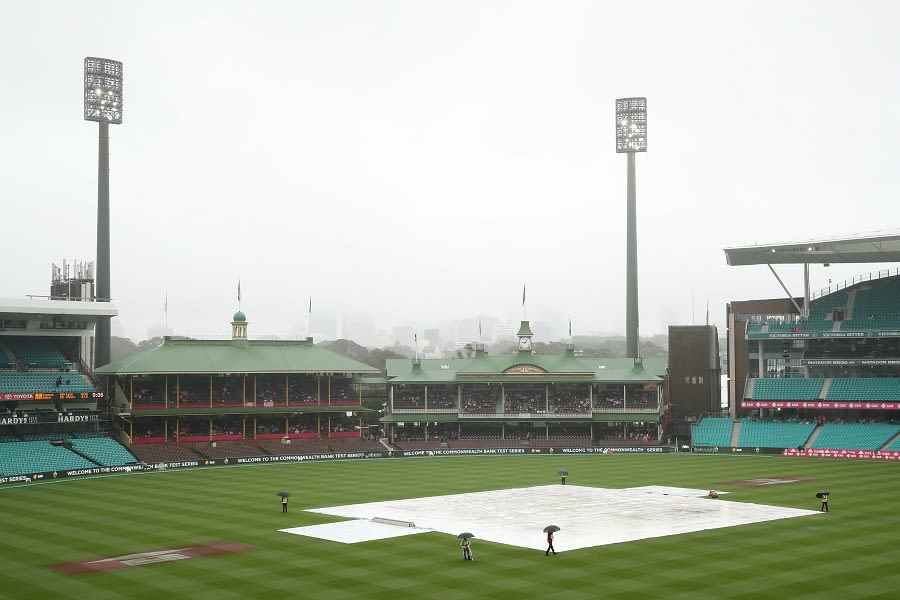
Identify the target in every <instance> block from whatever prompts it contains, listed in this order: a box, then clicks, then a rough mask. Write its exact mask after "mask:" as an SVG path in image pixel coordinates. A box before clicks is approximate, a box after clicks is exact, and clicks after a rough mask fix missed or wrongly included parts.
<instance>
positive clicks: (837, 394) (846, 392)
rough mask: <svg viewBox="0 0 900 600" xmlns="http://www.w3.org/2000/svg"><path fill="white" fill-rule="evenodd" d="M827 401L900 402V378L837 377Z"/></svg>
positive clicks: (829, 391) (829, 390) (830, 387)
mask: <svg viewBox="0 0 900 600" xmlns="http://www.w3.org/2000/svg"><path fill="white" fill-rule="evenodd" d="M825 399H826V400H831V401H863V402H900V378H896V377H835V378H833V379H832V380H831V385H830V386H829V388H828V394H827V395H826V397H825Z"/></svg>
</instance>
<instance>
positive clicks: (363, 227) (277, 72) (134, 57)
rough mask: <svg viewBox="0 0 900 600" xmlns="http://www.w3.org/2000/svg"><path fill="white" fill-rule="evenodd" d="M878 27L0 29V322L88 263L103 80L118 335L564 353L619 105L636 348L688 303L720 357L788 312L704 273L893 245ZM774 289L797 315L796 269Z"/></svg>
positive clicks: (462, 24)
mask: <svg viewBox="0 0 900 600" xmlns="http://www.w3.org/2000/svg"><path fill="white" fill-rule="evenodd" d="M898 13H900V10H898V8H897V6H896V5H894V4H893V3H890V2H871V1H870V2H859V3H853V4H852V5H851V4H846V3H838V2H799V1H798V2H778V3H776V2H753V3H749V2H742V3H727V4H726V3H717V2H681V3H665V2H647V3H642V4H640V5H621V4H611V3H599V2H566V3H549V2H493V1H486V2H477V3H475V2H459V3H450V2H427V1H426V2H415V3H410V2H399V1H391V0H387V1H385V2H381V3H369V2H361V1H360V2H350V1H337V2H264V3H261V4H247V3H239V2H206V1H200V2H190V3H176V2H168V1H163V2H156V3H153V4H139V3H136V2H116V3H113V2H106V1H97V2H87V1H85V2H72V3H68V2H61V1H46V2H37V3H29V4H8V5H4V14H5V15H6V16H7V18H6V19H4V22H3V23H0V34H2V35H0V47H2V49H3V50H5V55H6V56H8V57H11V58H12V59H13V60H12V61H11V62H12V65H13V66H14V69H13V71H14V75H15V76H14V77H13V78H12V79H11V80H10V85H11V88H10V89H11V90H13V93H7V94H4V95H3V96H2V97H0V108H2V110H3V114H4V115H5V119H4V124H3V129H4V135H3V136H2V142H0V159H2V164H3V165H4V175H3V177H2V178H0V195H2V197H3V198H5V199H6V203H5V205H4V206H5V211H4V212H5V215H6V219H7V220H6V222H5V225H6V226H5V227H4V238H5V239H4V246H5V248H6V250H7V260H6V262H5V269H4V274H5V277H4V278H3V284H2V289H0V297H3V298H13V299H24V298H25V296H26V295H28V294H35V295H44V294H48V293H49V289H50V279H51V265H52V264H54V263H55V264H57V265H60V264H61V262H62V261H63V260H66V261H68V262H70V263H71V262H74V261H80V262H87V261H94V260H95V253H96V217H97V214H96V211H97V128H96V125H95V124H93V123H89V122H86V121H84V120H83V118H82V101H83V95H82V86H83V81H82V78H83V60H84V58H85V57H86V56H96V57H103V58H109V59H113V60H117V61H121V62H122V63H123V65H124V67H123V72H124V94H123V107H124V119H123V122H122V124H121V125H113V126H111V127H110V217H111V271H112V276H111V294H112V298H113V302H114V304H115V306H116V307H117V308H118V310H119V316H118V317H116V318H114V319H113V326H112V332H113V335H119V336H123V337H128V338H131V339H133V340H135V341H139V340H143V339H146V338H148V337H151V336H152V335H153V332H154V331H160V330H161V329H162V328H163V327H164V326H165V325H166V323H167V324H168V329H169V330H170V331H171V332H172V333H173V334H176V335H197V336H215V335H218V336H220V337H223V338H226V337H229V335H230V326H229V322H230V320H231V317H232V315H233V314H234V312H235V311H237V310H238V308H239V307H240V309H241V310H243V311H244V312H245V313H246V314H247V318H248V321H249V333H250V336H251V337H260V336H278V337H304V336H306V335H307V333H308V324H309V323H310V322H311V323H312V325H313V327H312V330H313V333H314V334H316V333H317V331H316V330H317V326H318V327H319V328H323V327H324V325H322V324H324V323H325V322H327V321H328V320H329V319H332V318H333V320H334V323H335V328H336V329H335V333H336V334H340V333H342V332H341V330H340V328H343V325H342V324H341V323H342V321H343V320H345V319H354V320H357V321H362V320H365V319H369V320H370V321H371V323H372V327H373V329H374V331H375V332H377V331H384V332H388V333H390V332H391V331H392V330H393V329H394V328H395V327H397V328H401V327H406V328H411V330H412V331H414V332H417V335H418V336H419V338H420V339H421V338H422V336H423V334H424V331H425V330H426V329H438V328H440V329H441V330H442V331H441V334H442V336H444V335H445V331H446V332H447V333H446V335H449V334H450V333H451V330H450V329H449V325H450V324H451V323H454V322H455V323H458V324H461V325H458V328H459V329H463V328H467V329H469V328H470V329H471V331H470V332H468V333H465V332H462V331H460V332H458V333H456V334H455V335H460V336H464V335H466V336H468V337H472V338H474V337H477V336H478V331H477V323H478V321H479V320H481V321H482V323H483V326H484V327H485V328H487V327H488V326H490V327H491V328H492V327H493V321H494V320H496V322H498V323H501V324H509V323H518V321H519V320H521V319H522V318H527V319H528V320H530V321H531V322H532V326H533V329H534V331H535V337H536V339H538V340H541V341H551V340H558V339H562V338H567V337H568V323H569V321H570V320H571V323H572V333H573V334H574V335H575V336H576V337H577V336H579V335H596V334H602V335H624V333H625V250H626V247H625V208H626V206H625V200H626V194H625V183H626V182H625V176H626V161H625V157H624V156H623V155H620V154H616V152H615V132H614V125H615V119H614V116H615V114H614V102H615V99H616V98H623V97H628V96H645V97H647V115H648V117H647V121H648V151H647V152H646V153H639V154H638V155H637V166H636V174H637V244H638V275H639V314H640V335H641V337H642V338H645V337H650V336H653V335H655V334H665V333H667V328H668V326H669V325H692V324H696V325H700V324H704V323H705V322H706V315H707V306H708V311H709V322H710V324H714V325H716V326H717V327H718V330H719V335H720V337H721V336H723V335H724V332H725V322H724V320H725V304H726V303H727V302H729V301H732V300H746V299H753V298H776V297H778V298H780V297H784V296H785V294H784V291H783V290H782V288H781V286H780V285H779V283H778V281H777V280H776V279H775V278H774V277H773V276H772V274H771V273H770V272H769V270H768V268H766V267H765V266H764V265H760V266H752V267H728V266H727V265H726V263H725V255H724V252H723V249H724V248H728V247H735V246H747V245H752V244H754V243H759V244H766V243H775V242H790V241H801V240H809V239H817V238H834V237H844V236H850V235H853V234H859V233H864V232H874V231H880V230H886V229H894V228H896V227H897V226H898V225H897V223H898V220H897V213H898V209H897V208H896V203H895V201H894V199H895V198H896V197H897V194H898V191H900V174H898V170H897V169H896V168H895V166H894V164H893V163H894V162H895V161H893V160H892V157H893V156H894V155H895V153H896V150H895V148H894V142H895V140H896V139H898V137H900V117H898V113H897V110H896V106H898V105H900V86H898V82H897V78H896V76H894V75H891V73H896V71H897V64H898V58H900V39H898V38H897V36H896V35H895V33H894V31H893V29H894V27H893V23H895V22H896V20H897V17H898V16H900V15H898ZM880 268H892V269H895V268H896V265H895V264H890V265H869V264H858V265H853V264H843V265H841V264H834V265H832V266H830V267H827V268H826V267H824V266H822V265H811V266H810V279H811V290H812V291H814V292H815V291H817V290H819V289H822V288H825V287H828V286H829V283H831V284H832V285H835V284H839V283H841V282H843V281H845V280H847V279H850V278H853V277H854V276H859V275H862V274H865V273H869V272H872V271H876V270H878V269H880ZM775 270H776V271H777V272H778V274H779V275H780V276H781V277H782V278H783V279H784V281H785V283H786V285H787V286H788V288H789V289H790V291H791V292H792V294H793V295H794V296H798V295H802V292H803V289H802V282H803V274H802V266H799V265H786V266H781V267H777V266H776V267H775ZM239 281H240V286H241V301H240V304H239V303H238V299H237V286H238V282H239ZM523 286H526V290H527V302H526V306H525V307H524V309H526V310H527V312H526V310H523V306H522V302H521V300H522V290H523ZM310 299H311V304H312V311H311V314H310V311H309V308H308V307H309V304H310ZM537 324H540V325H539V326H538V325H537ZM407 331H408V330H407ZM317 341H319V340H318V338H317ZM363 341H365V340H363ZM443 341H444V342H445V343H446V342H447V341H448V340H447V339H444V340H443ZM401 343H403V344H404V345H412V343H413V341H412V339H410V340H408V341H406V342H404V341H402V340H401Z"/></svg>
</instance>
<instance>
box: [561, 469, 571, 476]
mask: <svg viewBox="0 0 900 600" xmlns="http://www.w3.org/2000/svg"><path fill="white" fill-rule="evenodd" d="M559 474H560V475H562V476H563V477H565V476H566V475H568V474H569V472H568V471H567V470H565V469H560V470H559Z"/></svg>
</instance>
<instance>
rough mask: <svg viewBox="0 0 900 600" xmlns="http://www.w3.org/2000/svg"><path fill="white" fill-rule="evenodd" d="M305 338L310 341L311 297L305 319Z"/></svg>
mask: <svg viewBox="0 0 900 600" xmlns="http://www.w3.org/2000/svg"><path fill="white" fill-rule="evenodd" d="M306 336H307V337H308V338H310V339H312V296H310V297H309V314H308V315H307V317H306Z"/></svg>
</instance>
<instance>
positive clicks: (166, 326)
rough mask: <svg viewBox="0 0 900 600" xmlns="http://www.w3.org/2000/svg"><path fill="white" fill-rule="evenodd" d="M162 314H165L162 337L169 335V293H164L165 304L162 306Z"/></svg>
mask: <svg viewBox="0 0 900 600" xmlns="http://www.w3.org/2000/svg"><path fill="white" fill-rule="evenodd" d="M163 313H165V323H166V324H165V327H164V330H165V333H164V334H163V335H169V292H166V304H165V305H164V306H163Z"/></svg>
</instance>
